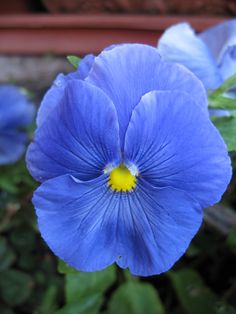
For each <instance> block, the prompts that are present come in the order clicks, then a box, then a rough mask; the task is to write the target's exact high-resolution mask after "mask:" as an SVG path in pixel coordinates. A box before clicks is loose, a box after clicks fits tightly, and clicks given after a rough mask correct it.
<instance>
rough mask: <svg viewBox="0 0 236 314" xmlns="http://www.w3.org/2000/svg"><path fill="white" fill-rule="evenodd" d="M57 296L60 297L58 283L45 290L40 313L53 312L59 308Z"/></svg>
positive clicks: (49, 313)
mask: <svg viewBox="0 0 236 314" xmlns="http://www.w3.org/2000/svg"><path fill="white" fill-rule="evenodd" d="M57 298H58V287H57V286H56V285H51V286H49V287H48V288H47V290H46V291H45V294H44V297H43V300H42V303H41V307H40V313H42V314H44V313H45V314H46V313H47V314H53V313H55V310H56V309H57Z"/></svg>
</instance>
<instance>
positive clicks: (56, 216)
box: [33, 175, 119, 271]
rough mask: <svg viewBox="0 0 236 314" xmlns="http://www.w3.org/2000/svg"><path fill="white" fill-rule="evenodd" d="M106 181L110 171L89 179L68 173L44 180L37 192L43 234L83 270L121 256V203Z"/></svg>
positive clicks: (106, 263)
mask: <svg viewBox="0 0 236 314" xmlns="http://www.w3.org/2000/svg"><path fill="white" fill-rule="evenodd" d="M106 182H107V175H103V176H101V177H99V178H97V179H95V180H92V181H88V182H81V181H79V180H76V179H75V178H73V177H72V176H69V175H65V176H61V177H57V178H54V179H51V180H48V181H46V182H44V183H43V184H42V185H41V186H40V187H39V188H38V190H37V191H36V192H35V194H34V198H33V203H34V205H35V208H36V213H37V216H38V224H39V229H40V231H41V234H42V236H43V238H44V239H45V241H46V242H47V244H48V245H49V247H50V248H51V249H52V251H53V252H54V253H55V254H56V255H57V256H59V257H60V258H61V259H63V260H64V261H65V262H66V263H68V264H69V265H71V266H73V267H75V268H77V269H79V270H82V271H97V270H101V269H103V268H105V267H107V266H108V265H110V264H112V263H113V262H114V261H115V260H116V257H117V256H116V245H117V241H116V240H117V238H116V230H117V224H118V219H117V215H118V207H119V203H117V202H114V199H113V193H111V191H110V189H109V188H108V186H107V184H106ZM114 198H115V197H114Z"/></svg>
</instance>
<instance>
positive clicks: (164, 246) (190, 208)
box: [117, 179, 202, 276]
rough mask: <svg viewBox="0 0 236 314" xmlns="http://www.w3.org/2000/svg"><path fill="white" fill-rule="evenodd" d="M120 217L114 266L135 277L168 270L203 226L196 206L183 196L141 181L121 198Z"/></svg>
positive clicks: (185, 195) (179, 192)
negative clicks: (117, 251)
mask: <svg viewBox="0 0 236 314" xmlns="http://www.w3.org/2000/svg"><path fill="white" fill-rule="evenodd" d="M120 208H122V210H121V211H120V213H119V219H120V221H119V232H118V234H119V237H120V240H119V243H120V247H121V252H120V256H119V259H118V261H117V264H118V265H119V266H120V267H122V268H127V267H128V268H129V269H130V272H131V273H132V274H134V275H140V276H151V275H156V274H160V273H162V272H165V271H167V270H169V269H170V268H171V267H172V266H173V265H174V263H175V262H176V261H177V260H178V259H179V258H180V257H181V256H182V255H183V254H184V252H185V251H186V249H187V248H188V246H189V243H190V241H191V240H192V238H193V236H194V235H195V234H196V232H197V231H198V229H199V227H200V225H201V222H202V211H201V208H200V205H199V204H198V202H196V201H195V200H194V199H192V198H191V197H190V196H189V195H188V194H187V193H186V192H184V191H181V190H177V189H173V188H170V187H166V188H163V189H159V188H154V187H152V186H151V185H149V184H148V183H147V182H145V181H144V180H142V179H140V180H139V182H138V186H137V188H136V189H135V190H134V192H132V193H130V194H129V195H128V197H125V196H124V197H123V198H122V202H121V205H120Z"/></svg>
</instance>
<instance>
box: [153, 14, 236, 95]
mask: <svg viewBox="0 0 236 314" xmlns="http://www.w3.org/2000/svg"><path fill="white" fill-rule="evenodd" d="M158 51H159V52H160V54H161V55H162V56H163V57H164V58H165V59H166V60H168V61H173V62H178V63H181V64H183V65H185V66H186V67H187V68H188V69H190V70H191V71H192V72H193V73H194V74H195V75H196V76H197V77H198V78H199V79H200V80H201V81H202V82H203V84H204V86H205V88H206V89H207V90H213V89H215V88H217V87H219V86H220V85H221V84H222V83H223V82H224V81H225V80H226V79H227V78H229V77H230V76H231V75H233V74H235V73H236V19H234V20H229V21H226V22H224V23H221V24H219V25H216V26H214V27H211V28H209V29H207V30H206V31H204V32H202V33H200V34H196V33H195V32H194V30H193V29H192V28H191V27H190V25H189V24H187V23H180V24H177V25H173V26H171V27H169V28H168V29H167V30H166V31H165V32H164V34H163V35H162V36H161V38H160V40H159V42H158ZM234 96H235V97H236V93H235V94H234Z"/></svg>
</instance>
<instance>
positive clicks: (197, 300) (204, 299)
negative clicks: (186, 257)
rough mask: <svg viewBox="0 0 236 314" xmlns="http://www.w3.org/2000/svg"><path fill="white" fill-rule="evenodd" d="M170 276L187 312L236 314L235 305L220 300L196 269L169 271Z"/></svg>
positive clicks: (193, 313)
mask: <svg viewBox="0 0 236 314" xmlns="http://www.w3.org/2000/svg"><path fill="white" fill-rule="evenodd" d="M169 277H170V279H171V281H172V283H173V286H174V288H175V290H176V294H177V296H178V299H179V301H180V303H181V304H182V306H183V308H184V309H185V311H186V312H187V313H189V314H199V313H201V314H209V313H211V314H220V313H221V314H236V310H235V309H234V308H233V307H231V306H229V305H227V304H224V303H223V302H219V301H218V298H217V296H216V295H215V294H214V293H213V292H212V291H211V290H210V289H209V288H208V287H207V286H205V284H204V282H203V280H202V278H201V277H200V276H199V275H198V273H197V272H195V271H194V270H191V269H183V270H180V271H176V272H169ZM220 311H221V312H220Z"/></svg>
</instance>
